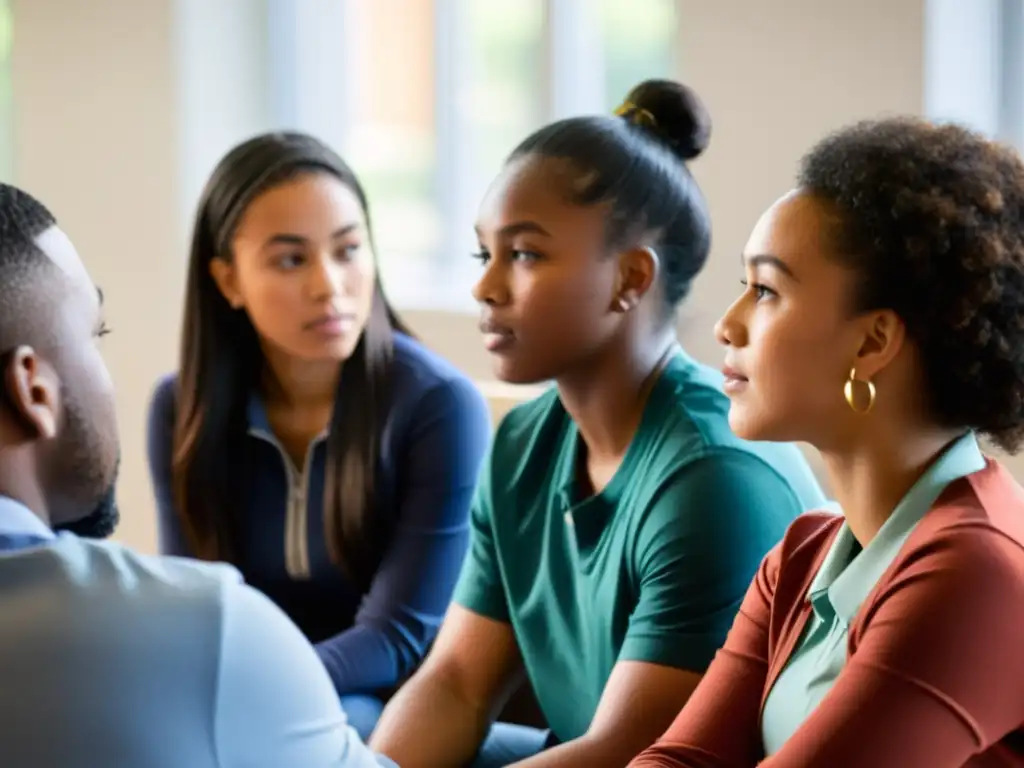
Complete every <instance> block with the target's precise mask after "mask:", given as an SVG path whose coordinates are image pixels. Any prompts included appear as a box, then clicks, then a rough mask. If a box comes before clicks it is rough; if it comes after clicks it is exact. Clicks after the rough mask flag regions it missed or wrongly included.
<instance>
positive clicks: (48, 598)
mask: <svg viewBox="0 0 1024 768" xmlns="http://www.w3.org/2000/svg"><path fill="white" fill-rule="evenodd" d="M101 310H102V301H101V296H100V294H99V292H98V290H97V288H96V286H95V285H94V284H93V283H92V281H91V280H90V278H89V275H88V273H87V272H86V269H85V266H84V265H83V263H82V261H81V260H80V259H79V257H78V254H77V253H76V251H75V248H74V246H73V245H72V244H71V242H70V240H69V239H68V238H67V236H66V235H65V234H64V233H63V232H62V231H61V229H60V228H59V227H58V226H57V224H56V222H55V220H54V218H53V216H52V215H51V214H50V213H49V211H47V210H46V208H45V207H44V206H42V205H41V204H40V203H39V202H38V201H37V200H35V199H34V198H32V197H31V196H30V195H28V194H27V193H25V192H23V191H21V190H19V189H16V188H15V187H12V186H9V185H6V184H0V375H2V379H0V681H2V684H0V711H2V712H3V717H2V719H0V765H4V766H33V767H38V768H46V767H47V766H61V768H86V766H88V767H89V768H95V767H96V766H104V767H106V766H132V768H182V766H188V768H233V767H234V766H247V767H249V766H254V767H255V766H266V767H267V768H271V767H272V768H280V767H282V766H296V768H298V767H299V766H302V768H315V767H317V766H324V767H326V766H331V768H367V767H369V766H381V765H383V766H393V763H392V762H391V761H389V760H388V759H387V758H383V757H377V756H375V755H373V753H371V752H370V751H369V750H368V749H367V748H366V747H365V746H364V745H363V744H362V743H361V742H360V741H359V740H358V738H357V737H356V735H355V732H354V731H352V730H351V729H350V728H349V727H348V725H347V722H346V719H345V715H344V713H343V712H342V710H341V707H340V705H339V703H338V697H337V695H336V693H335V692H334V688H333V686H332V684H331V682H330V680H329V678H328V677H327V673H326V671H325V670H324V669H323V667H322V665H321V663H320V661H319V659H318V658H317V655H316V652H315V651H314V650H313V648H312V647H311V646H310V645H309V644H308V642H307V641H306V640H305V639H304V637H303V636H302V635H301V633H300V632H299V631H298V629H297V628H296V627H295V626H294V625H293V624H292V623H291V622H290V621H289V620H288V619H287V618H286V617H285V615H284V614H283V613H282V612H281V611H280V610H278V609H277V608H276V607H275V606H274V605H273V604H272V603H271V602H270V601H269V600H268V599H267V598H265V597H264V596H262V595H261V594H260V593H258V592H256V591H255V590H253V589H251V588H249V587H247V586H245V585H244V584H243V583H242V581H241V578H240V577H239V575H238V573H237V571H235V570H234V569H233V568H231V567H229V566H224V565H208V564H201V563H198V562H195V563H194V562H190V561H186V560H183V559H177V558H158V557H149V556H144V555H140V554H136V553H134V552H132V551H131V550H129V549H127V548H125V547H122V546H119V545H117V544H113V543H107V542H102V541H98V540H96V539H97V538H100V537H103V536H106V535H108V534H110V533H111V532H112V531H113V529H114V526H115V524H116V522H117V509H116V506H115V503H114V481H115V477H116V474H117V465H118V442H117V428H116V421H115V414H114V394H113V386H112V383H111V381H110V377H109V374H108V372H107V368H106V365H105V364H104V362H103V358H102V357H101V355H100V350H99V347H98V339H99V338H100V337H101V336H103V335H104V334H105V333H107V329H106V327H105V326H104V324H103V319H102V311H101Z"/></svg>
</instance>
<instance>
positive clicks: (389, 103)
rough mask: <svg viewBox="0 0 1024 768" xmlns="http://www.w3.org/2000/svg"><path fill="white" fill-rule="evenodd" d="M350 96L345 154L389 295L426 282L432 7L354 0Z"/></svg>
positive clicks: (433, 235)
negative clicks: (363, 199)
mask: <svg viewBox="0 0 1024 768" xmlns="http://www.w3.org/2000/svg"><path fill="white" fill-rule="evenodd" d="M354 5H355V6H356V9H357V12H355V13H353V16H352V18H353V22H354V23H355V24H356V25H357V29H356V30H354V35H353V37H354V38H355V39H356V40H357V41H358V45H357V46H356V54H355V62H356V64H355V69H356V72H357V73H358V75H357V77H356V78H355V80H356V83H355V85H356V92H357V98H356V99H355V104H354V114H353V115H352V122H351V124H350V133H349V140H348V146H347V148H346V154H347V156H348V157H347V158H346V159H348V160H350V161H351V163H352V166H353V168H354V170H355V171H356V173H357V174H358V175H359V177H360V179H361V180H362V182H363V184H364V185H365V186H366V193H367V196H368V197H369V199H370V211H371V215H372V217H373V229H374V236H375V238H376V245H377V256H378V261H379V263H380V269H381V273H382V277H383V280H384V283H385V286H386V288H387V289H388V291H389V293H392V294H397V295H401V294H402V293H403V292H404V291H405V289H406V288H407V287H408V286H415V285H417V284H423V283H424V280H426V281H427V283H428V284H429V281H430V279H431V269H432V266H433V265H432V262H433V260H434V259H435V257H436V254H437V252H438V250H439V246H440V242H441V236H440V222H439V220H438V211H437V207H436V205H435V204H434V202H433V194H432V185H433V179H434V172H435V166H436V153H435V151H434V66H433V65H434V3H433V2H431V0H359V2H358V3H356V4H354Z"/></svg>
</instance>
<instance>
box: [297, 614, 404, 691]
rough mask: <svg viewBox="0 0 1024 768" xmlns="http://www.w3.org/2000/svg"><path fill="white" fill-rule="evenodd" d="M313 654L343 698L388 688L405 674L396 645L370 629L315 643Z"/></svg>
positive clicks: (360, 628)
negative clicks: (315, 654)
mask: <svg viewBox="0 0 1024 768" xmlns="http://www.w3.org/2000/svg"><path fill="white" fill-rule="evenodd" d="M316 652H317V654H318V655H319V656H320V661H322V662H323V664H324V667H326V669H327V674H329V675H330V677H331V682H333V683H334V688H335V690H337V692H338V694H339V695H342V696H343V695H345V694H347V693H362V692H370V691H377V690H380V689H381V688H389V687H391V686H393V685H395V684H396V683H397V682H398V681H399V679H401V677H402V676H403V674H404V673H403V671H402V670H401V669H400V664H399V657H400V654H399V651H398V649H397V648H396V647H395V644H394V643H393V642H392V641H391V640H390V639H389V638H388V637H387V635H386V634H385V633H384V632H382V631H380V630H377V629H374V628H371V627H365V626H358V625H357V626H354V627H351V628H349V629H346V630H345V631H344V632H342V633H340V634H338V635H335V636H334V637H332V638H329V639H327V640H324V641H323V642H321V643H317V645H316ZM405 674H407V673H405Z"/></svg>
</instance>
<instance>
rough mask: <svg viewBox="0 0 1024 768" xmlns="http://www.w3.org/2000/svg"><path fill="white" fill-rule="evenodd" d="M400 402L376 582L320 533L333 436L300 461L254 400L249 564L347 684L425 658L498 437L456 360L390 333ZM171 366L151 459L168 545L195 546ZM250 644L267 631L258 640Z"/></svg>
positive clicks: (385, 441)
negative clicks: (349, 566)
mask: <svg viewBox="0 0 1024 768" xmlns="http://www.w3.org/2000/svg"><path fill="white" fill-rule="evenodd" d="M393 366H394V368H393V374H392V376H393V378H392V404H391V407H390V410H389V413H388V418H387V422H386V424H385V427H384V430H383V435H382V440H381V453H380V459H379V462H378V475H377V477H378V481H379V486H378V505H380V507H381V509H383V510H388V511H389V512H395V513H396V514H395V519H396V520H397V527H396V529H395V534H394V538H393V539H392V541H391V543H390V545H389V547H388V549H387V551H386V553H385V556H384V559H383V561H382V563H381V566H380V568H379V570H378V571H377V573H376V575H375V577H374V578H373V581H372V584H371V586H370V589H369V591H368V592H367V594H365V595H363V594H360V593H359V591H358V590H356V589H355V588H353V586H352V585H351V584H350V583H349V581H348V579H347V578H346V577H345V575H344V574H343V573H342V572H341V571H340V569H338V568H337V567H336V566H335V565H334V564H333V563H331V560H330V556H329V554H328V549H327V544H326V541H325V539H324V520H323V495H324V463H325V458H326V444H325V440H324V438H325V437H326V434H325V435H323V436H321V437H320V438H318V439H317V440H316V441H314V443H313V444H312V445H311V446H310V448H309V451H308V452H307V455H306V462H305V466H304V467H294V466H292V462H291V461H290V459H288V457H287V454H286V453H285V451H284V450H283V448H282V447H281V446H280V445H279V443H278V442H277V440H276V439H275V438H274V435H273V433H272V432H271V430H270V427H269V425H268V423H267V417H266V413H265V412H264V409H263V405H262V403H261V402H260V399H259V397H258V396H256V395H253V396H252V397H251V399H250V403H249V432H248V435H247V436H246V438H245V439H246V440H251V441H253V445H252V450H251V452H250V455H251V457H252V459H251V460H252V462H253V463H254V465H255V466H253V467H252V468H251V469H250V471H248V472H246V476H247V477H248V478H249V485H248V486H247V487H245V488H239V489H238V493H239V495H240V497H241V498H242V499H243V500H244V503H245V515H244V520H245V525H244V530H243V531H242V541H241V549H240V562H239V563H238V564H237V566H238V568H239V570H241V571H242V574H243V576H244V577H245V579H246V581H247V582H248V583H249V584H250V585H252V586H254V587H256V588H257V589H259V590H261V591H262V592H264V593H265V594H266V595H267V596H268V597H270V598H271V599H272V600H273V601H274V602H275V603H277V604H278V605H279V606H280V607H281V609H282V610H284V611H285V613H287V614H288V615H289V616H290V617H291V619H292V621H294V622H295V623H296V624H297V625H298V627H299V628H300V629H301V630H302V631H303V632H304V633H305V635H306V636H307V637H308V638H309V640H310V642H312V643H315V644H316V645H317V650H318V651H319V653H320V656H321V658H322V659H323V661H324V664H325V666H326V667H327V670H328V672H329V673H330V675H331V678H332V679H333V681H334V685H335V687H336V688H337V690H338V693H339V694H348V693H357V692H371V691H376V690H379V689H381V688H387V687H389V686H392V685H394V684H396V683H397V682H399V681H400V680H401V679H402V678H404V677H405V676H406V675H408V674H409V673H410V672H411V671H412V670H413V669H415V667H416V666H417V665H418V664H419V663H420V662H421V661H422V660H423V657H424V655H425V654H426V651H427V648H428V646H429V645H430V643H431V642H432V641H433V639H434V636H435V635H436V633H437V630H438V628H439V627H440V623H441V619H442V618H443V617H444V613H445V611H446V610H447V608H448V603H449V601H450V599H451V595H452V591H453V589H454V587H455V582H456V580H457V578H458V575H459V570H460V568H461V566H462V561H463V558H464V556H465V553H466V549H467V546H468V541H469V519H468V518H469V507H470V501H471V498H472V495H473V491H474V487H475V485H476V480H477V473H478V471H479V469H480V465H481V462H482V460H483V457H484V454H485V452H486V451H487V447H488V444H489V441H490V430H491V428H490V416H489V412H488V408H487V404H486V402H485V401H484V398H483V396H482V395H481V394H480V392H479V391H478V390H477V389H476V387H474V386H473V384H472V383H471V382H470V381H469V380H468V379H467V378H466V377H465V376H463V375H462V374H461V373H459V372H458V371H457V370H456V369H455V368H454V367H453V366H451V365H450V364H449V363H447V362H446V361H444V360H443V359H441V358H440V357H438V356H437V355H435V354H433V353H432V352H430V351H429V350H427V349H426V348H425V347H423V346H422V345H421V344H419V343H418V342H417V341H415V340H413V339H411V338H409V337H408V336H405V335H403V334H395V357H394V363H393ZM175 387H176V377H175V376H173V375H171V376H168V377H166V378H164V379H162V380H161V381H160V382H159V384H158V385H157V387H156V391H155V393H154V395H153V400H152V404H151V406H150V414H149V435H148V440H149V464H150V472H151V475H152V480H153V488H154V492H155V495H156V504H157V513H158V516H159V539H160V550H161V552H162V553H164V554H173V555H184V556H190V555H192V552H191V551H190V548H189V546H188V543H187V542H186V541H185V537H184V535H183V531H182V528H181V524H180V521H179V518H178V515H177V512H176V510H175V506H174V501H173V491H172V485H171V451H172V440H173V430H174V418H175ZM253 642H254V643H258V642H259V638H256V637H254V638H253Z"/></svg>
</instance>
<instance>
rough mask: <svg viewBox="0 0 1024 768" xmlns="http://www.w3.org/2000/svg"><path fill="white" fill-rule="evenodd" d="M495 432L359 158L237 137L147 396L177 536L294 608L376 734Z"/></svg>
mask: <svg viewBox="0 0 1024 768" xmlns="http://www.w3.org/2000/svg"><path fill="white" fill-rule="evenodd" d="M489 432H490V429H489V415H488V411H487V408H486V404H485V402H484V400H483V398H482V397H481V395H480V394H479V393H478V392H477V390H476V389H475V388H474V387H473V386H472V384H471V383H470V382H469V381H468V380H467V379H466V378H465V377H464V376H462V375H461V374H460V373H459V372H457V371H456V370H455V369H454V368H453V367H452V366H450V365H449V364H448V363H446V362H445V361H443V360H441V359H440V358H439V357H437V356H436V355H434V354H432V353H431V352H429V351H428V350H427V349H425V348H424V347H423V346H422V345H421V344H420V343H419V342H418V341H416V340H415V339H414V338H413V337H412V335H411V334H410V333H409V332H408V330H407V329H406V328H405V326H404V325H403V324H402V322H401V321H400V320H399V318H398V317H397V315H396V314H395V312H394V311H393V310H392V308H391V307H390V305H389V304H388V302H387V299H386V298H385V295H384V291H383V289H382V287H381V282H380V277H379V274H378V271H377V267H376V257H375V254H374V248H373V239H372V236H371V229H370V217H369V209H368V205H367V200H366V195H365V193H364V192H363V189H362V187H361V185H360V183H359V180H358V179H357V178H356V176H355V174H354V173H353V172H352V170H351V169H350V168H349V167H348V166H347V165H346V164H345V162H344V161H343V160H342V159H341V158H340V157H339V156H338V155H337V154H335V153H334V152H333V151H331V150H330V149H329V148H328V147H326V146H324V145H323V144H322V143H321V142H319V141H317V140H315V139H314V138H312V137H309V136H306V135H302V134H296V133H273V134H267V135H263V136H258V137H256V138H253V139H251V140H249V141H246V142H245V143H243V144H241V145H240V146H238V147H236V148H235V149H233V150H232V151H231V152H229V153H228V154H227V156H226V157H225V158H224V159H223V160H222V161H221V163H220V164H219V165H218V166H217V168H216V170H215V171H214V172H213V175H212V177H211V178H210V180H209V183H208V184H207V186H206V189H205V191H204V193H203V196H202V199H201V202H200V204H199V211H198V214H197V216H196V222H195V232H194V235H193V239H192V250H191V262H190V265H189V271H188V284H187V294H186V303H185V316H184V328H183V333H182V344H181V364H180V369H179V371H178V372H177V373H176V374H175V375H173V376H170V377H168V378H166V379H164V380H163V381H161V382H160V384H159V385H158V387H157V389H156V393H155V395H154V398H153V403H152V409H151V415H150V424H149V450H150V466H151V471H152V478H153V484H154V488H155V492H156V497H157V506H158V509H159V518H160V544H161V549H162V551H163V552H164V553H170V554H182V555H189V556H193V557H198V558H202V559H205V560H224V561H228V562H231V563H233V564H235V565H236V566H238V567H239V568H240V570H241V571H242V573H243V575H244V576H245V578H246V580H247V581H248V582H249V583H250V584H252V585H254V586H256V587H258V588H259V589H261V590H262V591H264V592H265V593H266V594H267V595H268V596H269V597H271V598H272V599H273V600H274V601H275V602H276V603H278V604H279V605H280V606H281V607H282V608H283V609H284V610H285V611H286V612H287V613H288V614H289V616H290V617H291V618H292V619H293V620H294V621H295V623H296V624H297V625H298V626H299V627H300V628H301V629H302V630H303V632H304V633H305V634H306V636H307V637H308V638H309V639H310V641H312V642H313V643H316V644H317V648H318V650H319V651H320V655H321V658H322V659H323V661H324V663H325V665H326V666H327V669H328V671H329V672H330V674H331V677H332V678H333V680H334V683H335V686H336V687H337V689H338V691H339V693H340V694H342V695H343V696H345V697H346V700H345V702H346V708H347V710H348V711H349V715H350V717H351V719H352V721H353V723H354V724H355V725H356V727H357V730H359V731H360V732H361V734H362V735H363V736H366V735H367V732H368V731H369V730H370V729H371V728H372V726H373V723H374V722H375V720H376V716H377V713H378V710H379V708H380V703H379V701H377V700H376V699H375V698H373V696H372V695H373V694H374V693H375V692H377V691H379V690H381V689H387V688H389V687H391V686H394V685H395V684H396V683H398V682H399V681H400V680H401V679H402V678H403V677H404V676H406V675H407V674H409V673H410V672H411V671H412V670H413V669H414V668H415V667H416V666H417V665H418V663H419V662H420V660H421V659H422V657H423V655H424V653H425V652H426V648H427V646H428V644H429V643H430V642H431V640H432V639H433V637H434V634H435V632H436V630H437V628H438V626H439V624H440V621H441V617H442V615H443V614H444V612H445V610H446V608H447V606H448V602H449V599H450V596H451V592H452V589H453V587H454V583H455V579H456V576H457V574H458V571H459V567H460V565H461V563H462V559H463V556H464V553H465V550H466V546H467V541H468V536H469V528H468V510H469V505H470V499H471V495H472V492H473V487H474V485H475V482H476V478H477V472H478V469H479V466H480V463H481V460H482V457H483V455H484V452H485V450H486V447H487V443H488V440H489ZM253 642H254V643H258V642H259V638H253Z"/></svg>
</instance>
